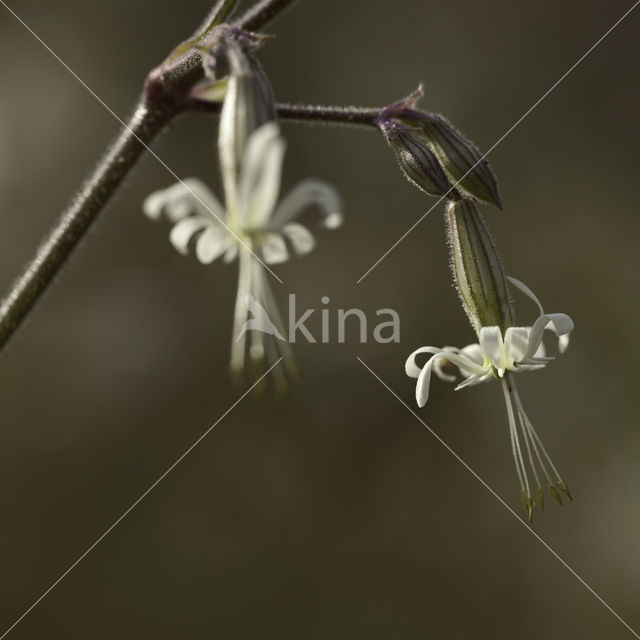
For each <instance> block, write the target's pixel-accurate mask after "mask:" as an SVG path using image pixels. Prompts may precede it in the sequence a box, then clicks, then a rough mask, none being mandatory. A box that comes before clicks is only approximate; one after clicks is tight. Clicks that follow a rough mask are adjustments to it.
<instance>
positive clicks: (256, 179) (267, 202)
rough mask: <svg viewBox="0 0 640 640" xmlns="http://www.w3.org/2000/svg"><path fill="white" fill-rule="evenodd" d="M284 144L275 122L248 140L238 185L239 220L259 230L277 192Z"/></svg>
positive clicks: (243, 224)
mask: <svg viewBox="0 0 640 640" xmlns="http://www.w3.org/2000/svg"><path fill="white" fill-rule="evenodd" d="M284 150H285V143H284V140H283V139H282V137H281V136H280V129H279V127H278V125H277V124H276V123H275V122H267V124H263V125H262V126H261V127H259V128H258V129H256V130H255V131H254V132H253V133H252V134H251V135H250V136H249V139H248V140H247V147H246V150H245V154H244V162H243V165H242V173H241V176H240V184H239V193H238V196H239V202H238V206H239V208H240V220H239V223H240V224H241V225H242V226H243V227H245V228H253V229H261V228H263V227H264V226H265V225H266V223H267V221H268V220H269V217H270V216H271V214H272V213H273V209H274V207H275V204H276V200H277V198H278V192H279V191H280V178H281V172H282V160H283V157H284Z"/></svg>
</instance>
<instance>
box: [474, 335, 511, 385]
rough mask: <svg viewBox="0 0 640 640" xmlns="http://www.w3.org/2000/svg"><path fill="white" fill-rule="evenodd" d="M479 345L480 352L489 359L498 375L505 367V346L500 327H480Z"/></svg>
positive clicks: (501, 373)
mask: <svg viewBox="0 0 640 640" xmlns="http://www.w3.org/2000/svg"><path fill="white" fill-rule="evenodd" d="M480 347H481V348H482V353H484V355H485V356H486V357H487V358H489V360H491V363H492V364H493V366H494V367H495V368H496V369H497V370H498V373H499V374H500V376H502V375H503V374H504V371H505V369H506V368H507V363H506V362H505V348H504V341H503V339H502V331H500V327H482V328H481V329H480Z"/></svg>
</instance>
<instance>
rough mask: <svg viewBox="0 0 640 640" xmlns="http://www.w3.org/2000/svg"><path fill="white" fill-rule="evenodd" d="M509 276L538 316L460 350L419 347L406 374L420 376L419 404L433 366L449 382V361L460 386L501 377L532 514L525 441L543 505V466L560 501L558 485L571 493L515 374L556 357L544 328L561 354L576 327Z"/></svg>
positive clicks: (485, 332) (486, 333) (483, 332)
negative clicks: (425, 356)
mask: <svg viewBox="0 0 640 640" xmlns="http://www.w3.org/2000/svg"><path fill="white" fill-rule="evenodd" d="M507 279H508V280H509V282H511V284H513V285H514V286H515V287H517V288H518V289H520V291H522V292H523V293H525V294H526V295H527V296H528V297H529V298H531V299H532V300H533V301H534V302H535V303H536V304H537V305H538V309H539V310H540V315H539V316H538V318H537V320H536V321H535V322H534V324H533V326H530V327H508V328H507V329H506V330H505V331H504V332H503V331H502V329H501V328H500V327H497V326H490V327H481V328H480V329H479V332H478V338H479V340H478V343H476V344H470V345H467V346H466V347H463V348H462V349H458V348H456V347H442V348H438V347H420V348H419V349H416V350H415V351H414V352H413V353H412V354H411V355H410V356H409V358H408V359H407V361H406V364H405V371H406V373H407V375H408V376H410V377H412V378H417V379H418V381H417V385H416V401H417V403H418V406H420V407H424V406H425V404H426V403H427V400H428V398H429V385H430V382H431V372H432V371H433V372H435V374H436V375H437V376H438V377H439V378H440V379H441V380H446V381H449V382H453V381H455V380H456V377H455V376H454V375H451V374H449V373H447V372H446V371H445V366H446V365H454V366H456V367H457V368H458V370H459V372H460V375H461V376H462V378H463V380H462V382H460V383H459V384H458V385H457V387H456V391H457V390H459V389H464V388H465V387H469V386H472V385H476V384H479V383H481V382H487V381H489V380H493V379H498V380H500V381H501V383H502V388H503V391H504V397H505V402H506V405H507V416H508V419H509V433H510V438H511V448H512V453H513V459H514V462H515V465H516V471H517V474H518V479H519V480H520V486H521V489H522V501H523V505H524V507H525V510H526V511H527V513H528V515H529V519H531V518H532V514H533V506H534V504H535V503H534V501H533V498H532V495H533V494H532V492H531V484H530V482H529V474H528V472H527V465H526V463H525V454H524V453H523V449H522V446H521V441H523V442H524V445H525V451H526V461H527V462H528V465H529V468H530V469H531V471H532V472H533V475H534V478H535V481H536V484H537V487H536V497H537V501H538V505H539V506H540V508H544V489H543V484H542V483H541V481H540V475H539V471H541V472H542V475H543V476H544V477H545V479H546V484H547V486H548V488H549V491H550V493H551V495H552V496H553V497H554V498H555V499H556V500H557V501H558V502H559V503H560V504H562V501H561V499H560V494H559V493H558V491H557V490H556V486H557V487H558V488H559V489H560V490H561V491H562V492H563V493H564V494H565V495H566V496H567V497H568V498H569V499H570V500H571V499H572V498H571V494H570V492H569V489H568V488H567V485H566V484H565V482H564V481H563V480H562V478H561V477H560V475H559V474H558V471H557V470H556V467H555V466H554V464H553V462H552V461H551V458H550V456H549V454H548V453H547V451H546V449H545V448H544V446H543V444H542V442H541V440H540V438H539V436H538V434H537V433H536V431H535V429H534V427H533V424H532V423H531V420H529V418H528V416H527V414H526V413H525V410H524V408H523V406H522V402H521V400H520V396H519V395H518V390H517V387H516V383H515V378H514V374H515V373H520V372H523V371H535V370H537V369H542V368H544V367H545V366H546V365H547V364H548V363H549V362H550V361H551V360H553V358H552V357H547V356H546V355H545V349H544V344H543V340H542V339H543V334H544V331H545V329H547V330H551V331H553V332H554V333H555V334H556V336H558V349H559V351H560V353H564V351H565V350H566V349H567V347H568V344H569V334H570V332H571V331H572V330H573V321H572V320H571V318H570V317H569V316H568V315H566V314H564V313H550V314H547V313H545V312H544V309H543V308H542V305H541V304H540V301H539V300H538V298H537V297H536V296H535V295H534V294H533V292H532V291H531V289H529V287H527V286H526V285H525V284H524V283H522V282H520V281H519V280H516V279H515V278H510V277H508V276H507ZM425 353H427V354H431V357H430V358H429V359H428V360H427V362H426V363H425V364H422V365H418V364H417V362H416V358H417V356H419V355H421V354H425ZM552 476H553V477H555V480H553V479H552Z"/></svg>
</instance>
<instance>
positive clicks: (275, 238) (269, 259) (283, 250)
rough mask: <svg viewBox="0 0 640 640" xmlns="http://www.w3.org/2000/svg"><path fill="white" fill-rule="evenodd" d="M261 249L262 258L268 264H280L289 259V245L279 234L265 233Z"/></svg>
mask: <svg viewBox="0 0 640 640" xmlns="http://www.w3.org/2000/svg"><path fill="white" fill-rule="evenodd" d="M261 248H262V257H263V259H264V261H265V262H266V263H267V264H278V263H280V262H286V261H287V260H288V259H289V251H288V250H287V245H286V243H285V241H284V238H283V237H282V236H281V235H280V234H279V233H265V234H264V239H263V240H262V244H261Z"/></svg>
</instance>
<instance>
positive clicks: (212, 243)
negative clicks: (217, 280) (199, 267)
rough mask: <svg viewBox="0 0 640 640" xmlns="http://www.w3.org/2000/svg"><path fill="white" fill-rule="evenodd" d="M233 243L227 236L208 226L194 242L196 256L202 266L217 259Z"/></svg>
mask: <svg viewBox="0 0 640 640" xmlns="http://www.w3.org/2000/svg"><path fill="white" fill-rule="evenodd" d="M232 243H233V239H232V238H231V237H230V236H229V234H227V233H225V232H224V231H221V230H220V229H217V228H215V227H213V226H210V227H209V228H208V229H206V230H205V231H204V233H202V235H201V236H199V238H198V240H197V241H196V256H197V258H198V260H200V262H202V264H209V263H211V262H213V261H214V260H216V259H217V258H219V257H220V256H221V255H222V254H223V253H224V252H225V251H227V249H228V248H229V247H230V246H231V244H232Z"/></svg>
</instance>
